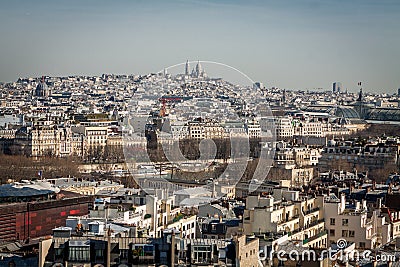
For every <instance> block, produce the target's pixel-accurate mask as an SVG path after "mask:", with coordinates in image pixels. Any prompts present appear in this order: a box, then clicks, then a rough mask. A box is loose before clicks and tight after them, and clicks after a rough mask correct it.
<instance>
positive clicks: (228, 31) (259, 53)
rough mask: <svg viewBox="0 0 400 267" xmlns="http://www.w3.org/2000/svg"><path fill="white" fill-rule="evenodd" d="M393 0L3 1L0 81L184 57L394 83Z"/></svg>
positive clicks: (309, 79)
mask: <svg viewBox="0 0 400 267" xmlns="http://www.w3.org/2000/svg"><path fill="white" fill-rule="evenodd" d="M399 11H400V3H399V2H398V1H304V0H301V1H246V2H244V1H168V2H165V1H151V2H150V1H116V2H106V1H84V2H81V1H68V2H58V1H57V2H54V1H35V2H30V1H7V2H3V3H2V7H1V9H0V35H1V38H0V44H1V45H0V46H1V51H0V58H1V60H0V81H3V82H9V81H15V80H17V79H18V78H19V77H38V76H41V75H50V76H56V75H58V76H63V75H101V74H102V73H122V74H146V73H149V72H156V71H159V70H160V69H162V68H164V67H166V66H170V65H173V64H176V63H181V62H185V61H186V59H189V60H197V59H200V60H211V61H218V62H223V63H225V64H229V65H231V66H234V67H236V68H238V69H240V70H241V71H243V72H244V73H246V74H247V75H249V76H250V77H251V78H252V79H253V80H255V81H261V82H263V83H264V84H265V85H266V86H268V87H271V86H277V87H280V88H287V89H310V90H313V89H314V88H323V89H326V90H330V89H331V86H332V82H334V81H341V82H342V84H343V87H344V89H346V88H347V89H348V90H349V91H352V92H355V91H357V90H358V87H357V82H358V81H363V87H364V90H365V91H367V92H368V91H369V92H385V93H390V94H392V93H395V92H397V88H399V87H400V76H399V75H398V70H399V67H400V61H399V60H398V59H399V58H400V51H399V49H398V47H399V45H400V29H399V27H398V25H400V18H399V16H398V14H399Z"/></svg>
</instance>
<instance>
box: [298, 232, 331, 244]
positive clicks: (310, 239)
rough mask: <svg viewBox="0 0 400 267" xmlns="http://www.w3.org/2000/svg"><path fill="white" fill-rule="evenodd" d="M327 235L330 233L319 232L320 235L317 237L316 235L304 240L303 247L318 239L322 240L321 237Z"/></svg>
mask: <svg viewBox="0 0 400 267" xmlns="http://www.w3.org/2000/svg"><path fill="white" fill-rule="evenodd" d="M327 234H328V232H327V231H326V230H323V231H321V232H319V233H318V234H316V235H314V236H312V237H310V238H306V239H304V240H303V245H305V244H307V243H309V242H311V241H313V240H315V239H318V238H320V237H322V236H324V235H327Z"/></svg>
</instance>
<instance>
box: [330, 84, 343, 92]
mask: <svg viewBox="0 0 400 267" xmlns="http://www.w3.org/2000/svg"><path fill="white" fill-rule="evenodd" d="M341 91H342V83H341V82H334V83H333V86H332V92H333V93H340V92H341Z"/></svg>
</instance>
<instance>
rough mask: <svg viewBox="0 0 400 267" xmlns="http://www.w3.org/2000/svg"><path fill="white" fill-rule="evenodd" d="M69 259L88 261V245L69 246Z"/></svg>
mask: <svg viewBox="0 0 400 267" xmlns="http://www.w3.org/2000/svg"><path fill="white" fill-rule="evenodd" d="M69 260H70V261H89V260H90V248H89V247H70V248H69Z"/></svg>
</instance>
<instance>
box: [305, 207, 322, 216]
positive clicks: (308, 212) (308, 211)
mask: <svg viewBox="0 0 400 267" xmlns="http://www.w3.org/2000/svg"><path fill="white" fill-rule="evenodd" d="M316 211H319V207H316V208H313V209H310V210H306V211H303V213H304V215H309V214H311V213H314V212H316Z"/></svg>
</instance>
